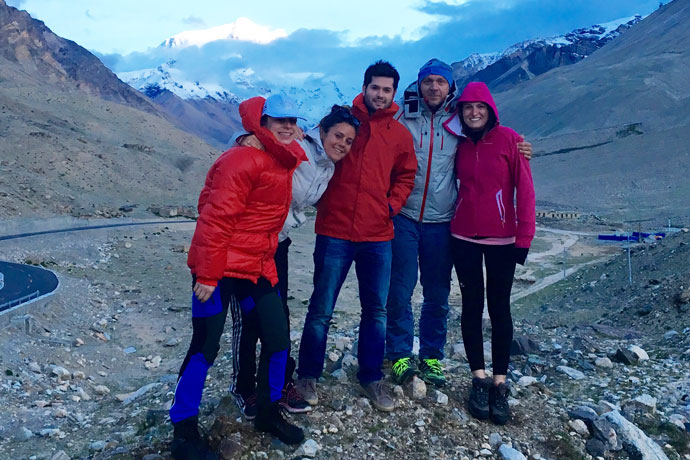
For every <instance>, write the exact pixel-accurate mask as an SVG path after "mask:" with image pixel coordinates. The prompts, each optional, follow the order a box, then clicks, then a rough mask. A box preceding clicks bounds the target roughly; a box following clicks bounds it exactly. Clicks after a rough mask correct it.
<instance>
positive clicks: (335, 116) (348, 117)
mask: <svg viewBox="0 0 690 460" xmlns="http://www.w3.org/2000/svg"><path fill="white" fill-rule="evenodd" d="M338 123H347V124H349V125H351V126H352V127H353V128H355V133H357V131H358V130H359V120H358V119H357V118H355V116H354V115H352V110H350V107H348V106H347V105H334V106H333V107H331V112H330V113H329V114H328V115H326V116H325V117H323V118H322V119H321V121H320V122H319V127H320V128H321V129H322V130H323V132H324V133H327V132H328V131H329V130H330V129H331V128H332V127H333V126H335V125H337V124H338Z"/></svg>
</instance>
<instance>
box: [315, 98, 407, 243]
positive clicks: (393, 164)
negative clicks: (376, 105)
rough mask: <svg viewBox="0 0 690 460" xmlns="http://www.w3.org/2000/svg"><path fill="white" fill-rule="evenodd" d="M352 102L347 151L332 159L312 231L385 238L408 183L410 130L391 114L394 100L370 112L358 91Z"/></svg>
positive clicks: (360, 238)
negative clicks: (352, 129)
mask: <svg viewBox="0 0 690 460" xmlns="http://www.w3.org/2000/svg"><path fill="white" fill-rule="evenodd" d="M352 105H353V107H352V113H353V114H354V115H355V117H357V119H358V120H359V121H360V123H361V125H360V127H359V131H358V132H357V137H356V138H355V143H354V145H353V146H352V149H351V150H350V154H349V155H347V156H346V157H345V158H343V159H342V160H340V161H339V162H338V163H336V166H335V173H334V174H333V178H332V179H331V181H330V182H329V184H328V188H327V189H326V192H325V193H324V194H323V197H321V200H320V201H319V205H318V212H317V214H316V233H318V234H319V235H325V236H330V237H333V238H340V239H344V240H349V241H360V242H361V241H374V242H375V241H389V240H391V239H393V222H392V221H391V217H392V216H394V215H396V214H397V213H398V212H400V209H401V208H402V206H403V205H404V204H405V201H406V200H407V197H408V195H409V194H410V192H411V191H412V188H413V187H414V175H415V171H416V169H417V158H416V157H415V153H414V144H413V141H412V135H411V134H410V132H409V131H408V130H407V128H405V127H404V126H403V125H402V124H401V123H400V122H398V121H396V120H394V119H393V116H394V115H395V113H396V112H397V111H398V105H397V104H395V103H393V104H392V105H391V107H389V108H388V109H385V110H377V111H376V112H374V113H373V114H371V115H370V114H369V112H368V110H367V107H366V105H365V104H364V97H363V96H362V94H360V95H358V96H357V97H356V98H355V100H354V101H353V103H352Z"/></svg>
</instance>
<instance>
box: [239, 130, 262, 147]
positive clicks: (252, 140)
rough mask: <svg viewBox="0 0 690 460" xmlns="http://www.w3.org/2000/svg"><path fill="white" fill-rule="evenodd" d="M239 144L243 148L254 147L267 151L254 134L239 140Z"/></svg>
mask: <svg viewBox="0 0 690 460" xmlns="http://www.w3.org/2000/svg"><path fill="white" fill-rule="evenodd" d="M237 143H238V144H240V145H241V146H242V147H254V148H255V149H259V150H265V149H264V144H262V143H261V141H260V140H259V138H258V137H256V136H255V135H253V134H247V135H246V136H242V137H240V138H238V139H237Z"/></svg>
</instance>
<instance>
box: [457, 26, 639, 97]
mask: <svg viewBox="0 0 690 460" xmlns="http://www.w3.org/2000/svg"><path fill="white" fill-rule="evenodd" d="M641 20H642V17H641V16H639V15H638V16H635V17H633V18H625V19H622V20H619V21H613V22H611V23H607V24H595V25H593V26H591V27H584V28H580V29H575V30H573V31H572V32H569V33H567V34H565V35H561V36H557V37H549V38H535V39H531V40H526V41H524V42H521V43H516V44H515V45H513V46H511V47H509V48H508V49H506V50H505V51H504V52H503V53H496V54H484V55H479V54H473V55H471V56H469V57H468V58H466V59H464V60H462V61H460V62H454V63H453V64H452V67H453V77H454V78H455V80H456V82H457V85H458V87H459V88H463V87H464V86H465V85H466V84H467V83H468V82H470V81H483V82H484V83H486V84H487V85H488V86H489V88H491V89H492V90H495V91H504V90H507V89H510V88H512V87H513V86H515V85H517V84H519V83H521V82H523V81H528V80H531V79H533V78H535V77H536V76H538V75H541V74H544V73H546V72H548V71H549V70H551V69H555V68H557V67H562V66H566V65H570V64H574V63H576V62H579V61H581V60H583V59H585V58H586V57H588V56H589V55H591V54H592V53H593V52H594V51H596V50H598V49H599V48H601V47H602V46H604V45H605V44H607V43H609V42H610V41H612V40H614V39H615V38H617V37H619V36H620V35H621V34H622V33H624V32H625V31H627V30H628V29H630V28H631V27H633V26H634V25H635V24H637V23H638V22H640V21H641Z"/></svg>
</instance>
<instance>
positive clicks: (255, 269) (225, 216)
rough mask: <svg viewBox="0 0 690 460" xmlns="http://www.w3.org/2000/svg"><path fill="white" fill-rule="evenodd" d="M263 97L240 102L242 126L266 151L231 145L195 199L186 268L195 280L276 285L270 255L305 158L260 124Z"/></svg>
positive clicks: (294, 145) (212, 283)
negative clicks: (195, 217) (196, 213)
mask: <svg viewBox="0 0 690 460" xmlns="http://www.w3.org/2000/svg"><path fill="white" fill-rule="evenodd" d="M263 106H264V98H262V97H254V98H252V99H249V100H247V101H244V102H243V103H242V104H240V116H241V117H242V125H243V126H244V128H245V129H246V130H247V131H249V132H252V133H254V134H255V135H256V136H257V137H258V138H259V140H260V141H261V142H262V143H263V145H264V147H265V149H266V150H265V151H262V150H258V149H255V148H252V147H233V148H231V149H230V150H228V151H227V152H225V153H223V154H222V155H221V156H220V157H219V158H218V159H217V160H216V162H215V163H214V164H213V166H211V169H210V170H209V171H208V174H207V175H206V183H205V184H204V188H203V189H202V190H201V194H200V195H199V220H198V221H197V224H196V230H195V231H194V237H193V238H192V244H191V247H190V249H189V257H188V258H187V265H189V268H190V269H191V270H192V273H193V274H194V275H196V277H197V281H199V282H200V283H202V284H207V285H209V286H215V285H216V284H217V282H218V280H220V279H221V278H223V277H231V278H243V279H248V280H251V281H253V282H256V281H257V280H258V279H259V278H261V277H263V278H266V279H267V280H269V281H270V282H271V284H273V285H275V284H276V283H277V282H278V276H277V274H276V266H275V262H274V260H273V256H274V254H275V251H276V247H277V246H278V233H280V230H281V229H282V228H283V222H284V221H285V218H286V216H287V213H288V210H289V209H290V201H291V199H292V173H293V172H294V171H295V169H296V168H297V166H298V165H299V164H300V162H302V161H303V160H306V156H305V154H304V151H303V150H302V148H301V147H300V146H299V145H298V144H297V142H292V143H291V144H290V145H287V146H286V145H284V144H281V143H279V142H278V141H277V140H276V138H275V137H274V136H273V134H272V133H271V132H270V131H268V130H267V129H266V128H264V127H262V126H260V120H261V111H262V109H263Z"/></svg>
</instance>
